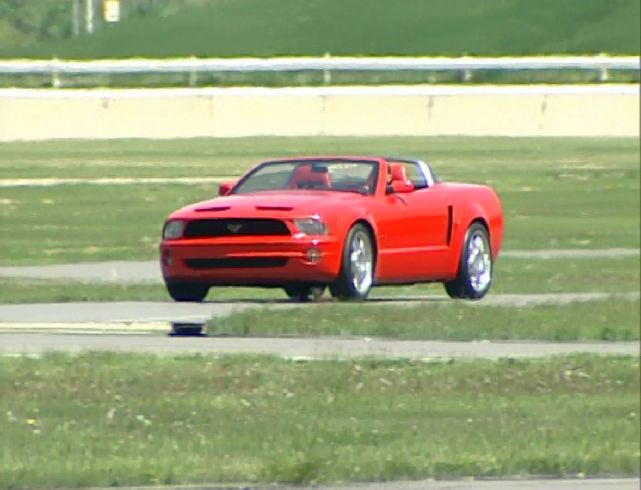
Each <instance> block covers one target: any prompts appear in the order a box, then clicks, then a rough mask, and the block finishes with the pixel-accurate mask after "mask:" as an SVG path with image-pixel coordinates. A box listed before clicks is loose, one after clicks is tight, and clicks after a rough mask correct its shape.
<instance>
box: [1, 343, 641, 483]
mask: <svg viewBox="0 0 641 490" xmlns="http://www.w3.org/2000/svg"><path fill="white" fill-rule="evenodd" d="M638 390H639V360H638V359H635V358H626V357H599V356H571V357H555V358H551V359H548V360H545V361H542V360H537V361H510V360H503V361H497V362H490V361H466V362H450V363H440V362H437V363H420V362H419V363H416V362H408V361H376V360H367V359H364V360H360V361H351V362H345V361H323V362H311V363H306V362H292V361H283V360H276V359H273V358H268V357H222V358H216V357H201V356H194V357H176V358H158V357H153V356H141V355H140V356H133V355H131V356H126V355H115V354H98V353H90V354H85V355H81V356H73V357H69V356H65V355H47V356H45V357H44V358H40V359H29V358H19V359H9V358H0V433H2V438H0V482H2V485H3V486H4V487H7V488H12V487H19V488H25V487H30V488H31V487H36V486H43V487H45V486H46V487H75V486H122V485H158V484H179V483H202V482H208V483H215V482H249V483H251V482H262V483H270V482H288V483H298V482H304V483H321V482H336V481H372V480H378V481H385V480H400V479H423V478H428V477H433V478H452V477H482V476H486V477H487V476H494V477H496V476H506V475H507V476H515V475H516V476H521V477H523V476H527V475H546V476H561V477H568V476H576V475H583V476H588V477H589V476H596V475H606V474H610V475H628V476H632V475H638V474H639V465H638V461H639V456H640V453H639V408H640V407H639V396H638V395H639V391H638Z"/></svg>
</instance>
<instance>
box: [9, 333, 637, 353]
mask: <svg viewBox="0 0 641 490" xmlns="http://www.w3.org/2000/svg"><path fill="white" fill-rule="evenodd" d="M54 350H55V351H64V352H72V353H77V352H82V351H115V352H139V353H142V352H144V353H154V354H161V355H175V354H195V353H199V354H250V353H253V354H256V353H257V354H270V355H275V356H279V357H285V358H291V359H348V358H358V357H370V356H371V357H385V358H407V359H421V360H425V359H438V358H458V359H461V358H467V359H470V358H484V359H500V358H531V357H544V356H548V355H555V354H569V353H579V352H591V353H599V354H620V355H636V356H638V355H639V343H638V342H591V343H587V342H586V343H580V342H563V343H552V342H445V341H418V340H384V339H369V338H331V337H322V338H294V337H249V338H246V337H224V336H221V337H218V336H214V337H170V336H168V335H154V334H131V335H123V334H122V333H119V334H112V333H106V334H96V333H58V332H57V333H48V332H21V331H13V332H12V331H9V332H6V331H5V332H3V333H0V353H3V354H5V355H7V354H9V355H11V354H42V353H44V352H48V351H54Z"/></svg>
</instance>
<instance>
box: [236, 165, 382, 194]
mask: <svg viewBox="0 0 641 490" xmlns="http://www.w3.org/2000/svg"><path fill="white" fill-rule="evenodd" d="M309 163H311V164H315V163H318V164H324V163H327V164H332V163H355V164H359V165H361V164H362V165H371V166H372V170H371V172H372V175H373V183H374V185H372V186H371V188H368V191H367V192H366V193H364V192H361V191H359V190H356V189H354V190H349V189H340V188H329V189H323V190H322V191H323V192H353V193H356V194H361V195H366V196H373V195H374V194H375V193H376V189H377V187H378V181H379V176H380V169H381V165H380V161H379V160H378V159H376V158H371V159H370V158H352V157H318V158H316V157H308V158H291V159H290V158H287V159H278V160H268V161H266V162H262V163H260V164H258V165H256V166H255V167H254V168H252V169H251V170H250V171H249V172H247V173H246V174H245V175H244V176H243V177H241V179H240V180H239V181H238V182H237V183H236V185H234V187H233V189H232V190H231V192H230V193H229V194H230V195H245V194H252V193H254V192H285V191H300V190H301V189H288V188H279V189H263V190H256V191H248V192H238V190H239V189H242V186H243V184H244V183H245V182H247V180H249V179H250V178H252V177H253V176H254V175H255V174H256V173H257V172H259V171H261V170H262V169H264V168H265V167H268V166H271V165H278V164H309ZM305 191H307V192H309V191H312V192H314V191H318V190H315V189H305Z"/></svg>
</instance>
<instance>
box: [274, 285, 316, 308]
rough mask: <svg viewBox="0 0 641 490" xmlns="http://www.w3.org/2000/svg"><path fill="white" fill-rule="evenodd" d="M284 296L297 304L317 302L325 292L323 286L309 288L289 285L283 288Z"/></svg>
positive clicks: (307, 286)
mask: <svg viewBox="0 0 641 490" xmlns="http://www.w3.org/2000/svg"><path fill="white" fill-rule="evenodd" d="M283 289H284V290H285V294H286V295H287V297H288V298H289V299H291V300H292V301H295V302H297V303H307V302H308V301H318V300H319V299H320V297H321V296H322V295H323V293H324V292H325V286H310V285H309V284H291V285H288V286H284V287H283Z"/></svg>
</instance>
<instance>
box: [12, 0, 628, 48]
mask: <svg viewBox="0 0 641 490" xmlns="http://www.w3.org/2000/svg"><path fill="white" fill-rule="evenodd" d="M1 3H3V2H0V4H1ZM195 3H196V2H190V3H189V4H188V5H179V4H178V2H159V3H156V2H154V4H155V5H156V8H155V9H154V8H152V9H151V10H148V11H147V13H146V15H144V16H141V15H134V14H133V13H132V15H130V16H128V17H127V18H126V19H125V20H124V21H123V22H120V23H118V24H114V25H102V26H98V32H97V33H96V34H94V35H90V36H89V35H83V36H80V37H77V38H70V39H60V38H59V37H57V36H63V35H68V34H69V33H70V31H71V29H69V28H67V29H66V30H65V29H58V31H61V32H58V33H56V32H51V33H49V34H48V33H47V29H48V30H49V31H52V30H51V29H49V27H50V26H49V25H46V24H45V22H46V18H47V17H44V18H43V19H45V20H43V26H41V29H40V32H39V31H38V30H37V28H36V27H37V26H31V29H27V28H26V27H25V22H24V17H28V16H29V15H31V16H32V17H33V16H35V12H25V13H24V16H23V18H20V16H16V17H17V18H16V19H13V20H12V16H11V14H12V10H11V9H9V12H8V14H7V15H5V16H4V17H5V18H6V21H4V22H3V23H1V24H0V36H1V35H2V33H5V36H4V38H2V37H0V39H2V41H3V42H0V57H44V58H51V57H54V56H55V57H58V58H100V57H177V56H198V57H206V56H243V55H249V56H279V55H320V56H322V55H324V54H325V53H327V52H329V53H331V54H333V55H432V56H461V55H494V56H504V55H544V54H559V53H579V54H584V53H594V54H598V53H602V52H607V53H629V54H635V53H636V54H638V53H639V18H640V11H639V2H637V1H635V0H565V1H563V2H557V1H554V0H536V1H534V0H527V1H517V0H507V1H506V0H484V1H483V2H470V1H469V0H429V1H426V0H396V1H395V2H383V1H370V0H343V1H341V2H336V1H333V0H310V1H306V2H300V1H299V0H244V1H210V2H200V5H197V4H196V5H194V4H195ZM58 4H60V2H58ZM123 4H124V2H123ZM163 4H164V5H163ZM0 7H2V5H0ZM41 8H46V4H44V5H43V6H42V7H41ZM64 8H67V9H71V4H70V3H69V4H63V5H58V6H57V7H56V10H55V13H56V14H58V18H59V22H65V21H67V22H71V12H70V11H69V12H67V13H63V12H60V9H64ZM21 21H22V22H21ZM2 24H4V28H2V27H3V25H2ZM12 29H13V31H12ZM12 32H13V34H12V35H11V33H12ZM6 33H9V34H6ZM38 36H39V37H40V39H39V40H38Z"/></svg>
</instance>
